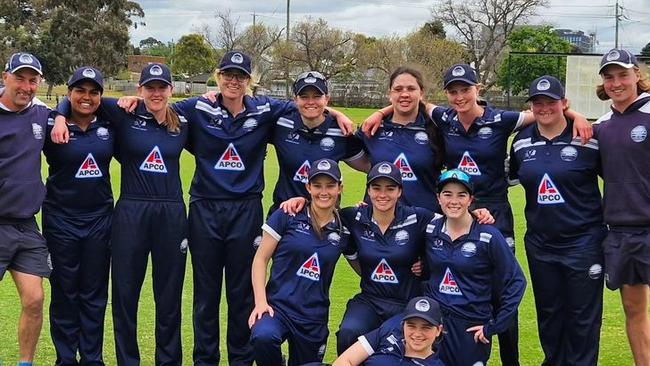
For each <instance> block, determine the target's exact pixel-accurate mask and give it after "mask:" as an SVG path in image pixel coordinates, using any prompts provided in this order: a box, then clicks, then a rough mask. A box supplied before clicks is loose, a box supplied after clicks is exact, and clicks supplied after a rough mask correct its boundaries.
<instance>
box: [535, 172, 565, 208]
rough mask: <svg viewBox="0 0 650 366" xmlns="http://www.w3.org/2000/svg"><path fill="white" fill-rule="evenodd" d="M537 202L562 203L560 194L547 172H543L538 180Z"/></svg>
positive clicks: (547, 203)
mask: <svg viewBox="0 0 650 366" xmlns="http://www.w3.org/2000/svg"><path fill="white" fill-rule="evenodd" d="M537 203H539V204H540V205H555V204H558V203H564V198H563V197H562V194H561V193H560V191H559V190H558V189H557V186H556V185H555V183H553V180H552V179H551V177H550V176H549V175H548V173H544V176H543V177H542V181H541V182H539V187H538V189H537Z"/></svg>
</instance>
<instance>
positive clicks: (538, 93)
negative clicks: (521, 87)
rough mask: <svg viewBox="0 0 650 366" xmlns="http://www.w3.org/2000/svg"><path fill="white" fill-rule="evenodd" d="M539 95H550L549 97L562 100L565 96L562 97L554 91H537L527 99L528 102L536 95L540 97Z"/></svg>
mask: <svg viewBox="0 0 650 366" xmlns="http://www.w3.org/2000/svg"><path fill="white" fill-rule="evenodd" d="M539 96H544V97H549V98H551V99H555V100H561V99H562V98H563V97H561V96H559V95H557V94H554V93H549V92H537V93H535V94H533V95H531V96H529V97H528V99H526V103H528V102H530V101H531V100H533V98H535V97H539Z"/></svg>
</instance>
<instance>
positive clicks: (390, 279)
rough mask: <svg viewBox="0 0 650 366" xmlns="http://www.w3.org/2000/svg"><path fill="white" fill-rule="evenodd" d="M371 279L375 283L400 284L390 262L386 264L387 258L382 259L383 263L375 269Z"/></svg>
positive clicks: (380, 262)
mask: <svg viewBox="0 0 650 366" xmlns="http://www.w3.org/2000/svg"><path fill="white" fill-rule="evenodd" d="M370 279H371V280H373V281H374V282H380V283H399V280H398V279H397V275H396V274H395V271H393V269H392V268H390V265H389V264H388V262H386V259H385V258H382V259H381V261H379V264H378V265H377V267H375V270H374V271H372V274H371V275H370Z"/></svg>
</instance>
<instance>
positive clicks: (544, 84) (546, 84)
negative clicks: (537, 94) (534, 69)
mask: <svg viewBox="0 0 650 366" xmlns="http://www.w3.org/2000/svg"><path fill="white" fill-rule="evenodd" d="M549 89H551V82H550V81H548V80H546V79H542V80H540V81H539V82H537V90H539V91H545V90H549Z"/></svg>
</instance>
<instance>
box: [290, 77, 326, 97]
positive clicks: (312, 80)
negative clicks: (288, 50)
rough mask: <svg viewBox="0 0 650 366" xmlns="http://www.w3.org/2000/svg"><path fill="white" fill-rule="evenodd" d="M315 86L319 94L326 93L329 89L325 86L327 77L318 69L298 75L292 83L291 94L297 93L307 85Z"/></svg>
mask: <svg viewBox="0 0 650 366" xmlns="http://www.w3.org/2000/svg"><path fill="white" fill-rule="evenodd" d="M310 86H311V87H313V88H316V90H318V91H319V92H320V93H321V94H323V95H327V94H328V92H329V90H328V88H327V79H325V76H323V74H321V73H320V72H318V71H307V72H305V73H302V74H300V75H298V78H296V81H295V82H294V83H293V95H298V94H300V92H301V91H302V90H303V89H305V88H307V87H310Z"/></svg>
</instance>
